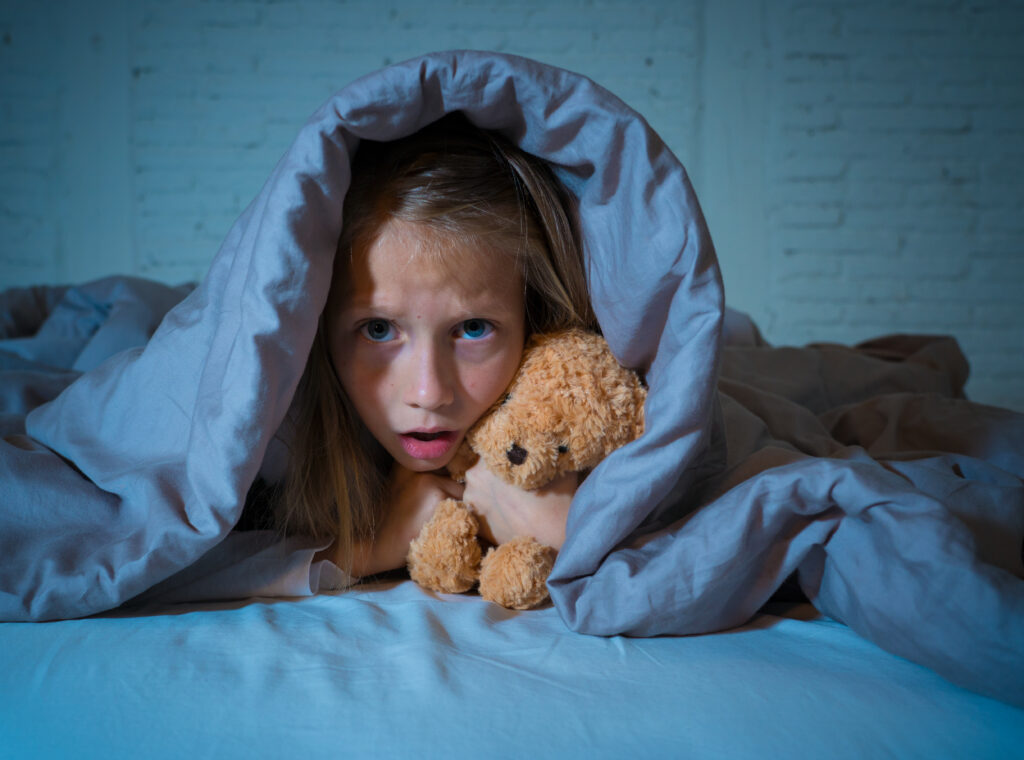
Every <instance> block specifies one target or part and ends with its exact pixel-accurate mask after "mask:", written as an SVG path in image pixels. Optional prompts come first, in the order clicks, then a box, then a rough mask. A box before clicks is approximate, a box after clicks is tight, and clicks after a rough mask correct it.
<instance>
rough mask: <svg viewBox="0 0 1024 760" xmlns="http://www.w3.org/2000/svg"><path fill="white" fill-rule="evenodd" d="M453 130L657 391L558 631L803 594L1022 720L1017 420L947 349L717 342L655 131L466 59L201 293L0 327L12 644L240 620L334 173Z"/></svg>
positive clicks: (415, 85)
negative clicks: (570, 243) (369, 153)
mask: <svg viewBox="0 0 1024 760" xmlns="http://www.w3.org/2000/svg"><path fill="white" fill-rule="evenodd" d="M452 111H461V112H463V113H464V114H465V115H466V116H467V117H468V118H469V119H470V120H471V121H472V122H474V123H476V124H477V125H479V126H481V127H484V128H487V129H494V130H497V131H499V132H501V133H502V134H504V135H506V136H507V137H509V138H510V139H512V140H513V141H514V142H516V143H518V144H519V145H520V146H521V147H522V148H524V149H525V150H527V151H529V152H531V153H533V154H535V155H537V156H540V157H541V158H543V159H545V160H547V161H549V162H550V163H551V164H552V166H553V167H554V169H555V172H556V174H557V175H558V176H559V178H560V179H561V180H562V181H563V182H564V183H565V185H566V186H567V187H568V189H569V190H570V191H571V192H572V193H573V195H574V196H575V198H576V200H577V203H578V208H579V213H580V220H581V230H582V236H583V240H584V251H585V263H586V269H587V278H588V284H589V287H590V290H591V295H592V299H593V303H594V309H595V312H596V314H597V316H598V319H599V321H600V323H601V326H602V330H603V331H604V333H605V335H606V337H607V339H608V342H609V344H610V346H611V348H612V350H613V351H614V353H615V354H616V356H617V357H618V358H619V360H620V361H621V362H622V363H623V364H625V365H627V366H631V367H636V368H638V369H640V370H642V371H643V372H644V373H645V376H646V379H647V382H648V384H649V397H648V403H647V408H646V414H647V420H648V429H647V431H646V432H645V434H644V435H643V436H642V437H641V438H640V439H638V440H637V441H635V442H633V443H632V444H630V445H628V446H625V447H624V448H622V449H620V450H619V451H617V452H615V453H614V454H613V455H611V456H610V457H608V458H607V459H606V460H605V461H604V462H602V463H601V464H600V465H599V466H598V467H597V468H596V469H595V470H594V471H593V472H592V473H591V474H590V476H589V477H588V478H587V479H586V481H585V482H584V483H583V484H582V486H581V488H580V489H579V491H578V493H577V496H576V499H575V500H574V503H573V507H572V511H571V513H570V517H569V524H568V530H567V537H566V542H565V545H564V547H563V550H562V551H561V553H560V555H559V558H558V562H557V564H556V566H555V570H554V573H553V574H552V577H551V579H550V588H551V595H552V599H553V601H554V604H555V605H556V606H557V608H558V610H559V612H560V614H561V615H562V617H563V619H564V620H565V622H566V623H567V625H569V626H570V627H572V628H573V629H575V630H579V631H582V632H587V633H595V634H616V633H628V634H631V635H656V634H684V633H700V632H707V631H715V630H721V629H723V628H726V627H729V626H733V625H737V624H739V623H742V622H744V621H745V620H746V619H747V618H749V617H750V616H751V615H752V614H754V612H756V610H757V609H758V608H759V607H760V606H761V605H762V604H763V603H764V601H765V600H767V599H768V597H769V596H770V595H771V593H772V592H773V591H774V590H775V589H776V588H778V587H779V585H780V584H781V583H782V582H783V580H785V579H786V578H787V577H788V576H790V575H791V574H793V573H797V575H798V577H799V579H800V583H801V585H802V587H803V589H804V591H805V592H806V593H807V594H808V596H809V597H810V598H811V599H812V601H814V603H815V604H816V605H817V606H818V607H819V609H821V610H823V611H825V612H826V613H827V614H829V615H832V616H834V617H836V618H838V619H840V620H843V621H844V622H846V623H847V624H848V625H850V626H851V627H852V628H854V629H855V630H857V631H859V632H860V633H862V634H863V635H865V636H867V637H868V638H870V639H871V640H873V641H875V642H876V643H877V644H879V645H880V646H882V647H884V648H886V649H888V650H889V651H892V652H895V653H897V654H900V655H902V656H905V657H908V658H910V659H913V660H916V661H918V662H920V663H923V664H925V665H927V666H929V667H932V668H935V669H936V670H937V671H938V672H940V673H942V674H943V675H946V676H947V677H948V678H951V679H953V680H954V681H956V682H957V683H960V684H962V685H964V686H967V687H968V688H971V689H975V690H978V691H981V692H983V693H986V694H990V695H993V696H996V697H998V698H1000V699H1005V700H1008V701H1011V702H1014V703H1016V704H1021V705H1024V655H1022V653H1024V581H1022V580H1021V577H1022V576H1024V571H1022V568H1021V560H1020V547H1021V543H1022V541H1024V525H1022V523H1024V518H1022V515H1024V480H1022V477H1024V463H1022V461H1021V453H1022V452H1024V446H1022V441H1024V422H1022V416H1021V415H1019V414H1015V413H1012V412H1009V411H1007V410H998V409H992V408H989V407H982V406H980V405H976V404H972V403H971V402H969V401H966V400H965V399H963V398H962V388H963V384H964V381H965V379H966V371H967V368H966V362H965V361H964V360H963V357H962V355H960V354H959V351H958V349H956V346H955V342H953V341H951V340H945V339H931V338H927V339H926V338H918V337H915V336H895V337H891V338H888V339H886V340H884V341H878V342H872V343H868V344H862V345H861V346H858V347H855V348H852V349H851V348H842V347H835V346H818V347H808V348H805V349H789V348H773V347H771V346H768V345H767V344H766V343H765V341H764V340H763V338H762V337H761V336H760V334H759V333H758V331H757V329H756V327H755V326H753V325H752V324H751V323H749V321H746V322H744V320H742V319H739V318H737V317H736V315H731V317H730V318H729V319H725V318H724V317H725V311H724V303H723V290H722V284H721V278H720V275H719V270H718V266H717V263H716V258H715V252H714V248H713V246H712V243H711V239H710V236H709V234H708V230H707V227H706V225H705V223H704V219H703V216H702V214H701V211H700V207H699V204H698V202H697V199H696V197H695V195H694V192H693V188H692V187H691V185H690V182H689V179H688V177H687V175H686V172H685V170H684V169H683V167H682V166H681V165H680V164H679V162H678V160H677V159H676V158H675V157H674V156H673V155H672V153H671V152H670V151H669V150H668V149H667V148H666V146H665V145H664V144H663V143H662V142H661V140H660V139H659V138H658V136H657V135H656V134H655V133H654V132H653V131H652V130H651V128H650V127H649V126H648V125H647V123H646V122H645V121H644V120H643V119H642V118H641V117H640V116H639V115H637V114H636V113H635V112H633V111H632V110H631V109H629V108H628V107H627V106H626V105H625V104H623V103H622V102H621V101H620V100H618V99H617V98H615V97H614V96H613V95H611V94H610V93H608V92H607V91H605V90H603V89H602V88H600V87H599V86H597V85H596V84H594V83H593V82H591V81H589V80H587V79H586V78H584V77H581V76H579V75H576V74H572V73H570V72H566V71H563V70H561V69H557V68H554V67H550V66H545V65H542V64H539V63H536V62H533V61H528V60H525V59H521V58H517V57H514V56H508V55H501V54H494V53H480V52H473V51H459V52H450V53H437V54H431V55H427V56H423V57H421V58H417V59H414V60H411V61H407V62H405V63H400V64H396V65H394V66H390V67H388V68H386V69H384V70H382V71H380V72H377V73H375V74H372V75H370V76H368V77H365V78H363V79H361V80H359V81H357V82H355V83H353V84H352V85H350V86H348V87H346V88H345V89H343V90H341V91H340V92H338V93H337V94H335V95H334V96H332V97H331V98H330V99H329V100H328V101H327V102H326V103H325V104H324V105H323V107H322V108H320V109H319V110H318V111H317V112H316V113H315V114H313V116H312V117H311V119H310V120H309V122H308V123H307V124H306V125H305V127H303V129H302V130H301V131H300V133H299V134H298V136H297V138H296V140H295V143H294V144H293V145H292V147H291V148H290V149H289V150H288V151H287V153H286V154H285V155H284V156H283V157H282V158H281V160H280V162H279V163H278V164H277V166H276V167H275V168H274V170H273V172H272V174H271V176H270V177H269V179H268V180H267V183H266V185H265V186H264V187H263V189H262V190H261V192H260V193H259V195H258V196H257V197H256V198H255V199H254V200H253V202H252V203H251V204H250V206H249V207H248V208H247V209H246V210H245V212H244V213H243V214H242V216H241V217H240V218H239V220H238V221H237V222H236V224H235V225H234V226H233V227H232V229H231V231H230V232H229V234H228V235H227V237H226V239H225V241H224V243H223V245H222V247H221V249H220V250H219V252H218V253H217V255H216V257H215V258H214V260H213V263H212V265H211V268H210V271H209V272H208V274H207V275H206V277H205V278H204V279H203V281H202V282H201V283H199V285H198V286H197V287H196V288H195V289H194V290H191V291H190V292H188V291H189V289H188V288H187V287H183V288H179V289H175V288H167V287H166V286H158V285H156V284H155V283H145V282H143V281H138V280H120V279H119V280H109V281H101V282H100V283H94V284H90V285H89V286H86V287H85V288H71V289H53V290H49V289H28V290H21V291H12V292H9V293H8V294H5V295H4V296H3V297H2V300H0V307H3V311H4V312H5V313H2V314H0V399H2V400H3V404H4V406H3V407H2V408H0V433H2V434H3V435H4V439H3V441H0V483H3V496H2V504H0V619H3V620H49V619H55V618H67V617H76V616H82V615H88V614H92V613H95V612H99V611H101V610H106V609H110V608H112V607H115V606H117V605H119V604H122V603H124V602H125V601H126V600H129V599H131V598H134V597H138V596H139V595H140V594H142V593H143V592H145V591H146V590H147V589H152V588H154V587H156V586H157V585H158V584H161V583H164V584H165V585H164V586H163V587H162V588H165V589H166V588H168V585H167V584H170V585H171V586H173V587H174V589H175V592H174V593H179V594H181V593H184V594H186V595H187V593H188V592H187V591H182V590H181V589H183V588H184V589H188V588H198V586H191V587H190V586H188V585H187V584H186V585H184V586H181V585H176V584H178V581H179V580H183V579H187V578H189V577H191V576H189V575H188V573H189V572H190V571H189V569H190V568H192V570H191V572H192V575H193V576H195V578H194V580H195V581H196V583H200V584H205V585H204V586H203V588H204V589H205V590H204V591H203V592H202V593H204V594H207V593H212V594H216V593H217V591H216V589H215V588H211V586H212V585H216V584H214V583H213V581H211V580H210V579H211V578H214V577H220V578H224V579H226V580H225V581H224V583H226V584H228V585H230V586H231V588H232V589H233V593H243V592H244V591H245V588H244V587H245V583H244V578H245V577H246V574H245V573H237V572H235V573H233V572H232V570H231V567H229V563H228V564H225V563H226V562H227V560H226V559H225V558H226V557H229V556H234V555H233V554H232V552H234V551H236V550H238V551H241V549H239V547H240V546H241V544H240V543H239V539H236V538H232V539H230V540H229V541H227V542H225V539H226V537H228V535H229V533H230V531H231V528H232V526H234V525H235V524H236V522H237V521H238V518H239V515H240V512H241V509H242V505H243V503H244V500H245V495H246V492H247V491H248V489H249V487H250V486H251V485H252V483H253V481H254V479H255V478H256V475H257V472H259V471H260V468H261V466H262V465H263V464H264V460H265V458H266V454H267V451H268V447H270V445H271V442H272V440H273V439H274V436H275V434H276V432H277V430H278V428H279V426H280V425H281V423H282V421H283V419H284V418H285V415H286V413H287V411H288V408H289V405H290V403H291V400H292V396H293V395H294V392H295V388H296V386H297V383H298V380H299V378H300V376H301V373H302V370H303V367H304V365H305V361H306V358H307V356H308V353H309V349H310V346H311V343H312V340H313V335H314V332H315V329H316V323H317V319H318V316H319V314H320V311H321V310H322V308H323V306H324V303H325V301H326V297H327V287H328V284H329V283H330V281H331V271H332V265H333V255H334V250H335V244H336V241H337V238H338V235H339V232H340V230H341V225H342V221H343V220H342V217H341V214H342V203H343V199H344V195H345V192H346V189H347V186H348V181H349V161H350V158H351V156H352V155H353V153H354V151H355V150H356V149H357V147H358V144H359V141H360V140H361V139H375V140H388V139H395V138H398V137H402V136H405V135H408V134H411V133H413V132H414V131H416V130H417V129H419V128H420V127H422V126H424V125H425V124H428V123H430V122H432V121H435V120H436V119H438V118H440V117H441V116H443V115H444V114H446V113H449V112H452ZM186 293H187V295H186ZM165 312H166V315H164V313H165ZM723 330H724V331H725V333H726V335H727V336H729V337H730V345H727V346H725V347H724V348H723V346H722V335H723ZM720 369H721V372H720ZM250 540H252V541H255V539H246V540H245V541H242V544H245V546H248V543H247V541H250ZM218 547H221V549H220V550H218V551H223V552H225V553H223V554H218V551H215V550H217V548H218ZM224 547H229V549H225V548H224ZM243 548H244V547H243ZM249 548H251V549H252V552H251V554H250V555H247V556H248V557H249V559H246V560H244V562H248V563H249V564H248V565H247V566H248V567H250V568H255V569H254V570H253V576H254V578H257V577H258V581H255V580H254V586H253V588H252V589H251V592H252V593H277V592H275V591H273V589H290V591H288V592H287V593H292V592H302V593H313V592H315V591H316V590H317V588H319V587H320V586H322V585H323V584H324V583H327V585H328V586H330V585H331V584H333V583H336V582H340V581H339V580H338V579H337V578H334V577H333V576H332V575H331V571H329V570H326V569H325V568H323V567H318V568H317V569H316V570H315V571H314V574H315V575H317V576H318V577H321V576H322V577H321V579H320V580H317V579H315V578H313V577H312V576H308V577H307V576H304V575H303V572H304V571H303V570H302V569H301V568H306V569H307V571H308V569H309V567H310V566H309V562H310V560H311V555H312V552H311V551H310V547H308V546H298V545H296V546H295V547H293V549H294V551H291V552H289V551H284V550H282V551H280V552H278V551H276V550H273V549H267V548H265V547H258V546H256V545H255V544H254V545H253V546H252V547H249ZM247 550H248V549H246V551H247ZM211 552H212V553H211ZM243 553H244V552H243ZM302 557H304V558H305V559H301V558H302ZM297 558H299V559H297ZM201 559H202V561H201V562H200V560H201ZM240 561H241V560H240ZM197 562H198V563H199V564H197ZM274 563H278V566H279V567H280V568H281V569H282V570H281V572H282V578H284V579H285V580H284V581H283V582H282V583H281V584H277V585H275V583H274V582H273V580H272V578H271V576H272V575H273V573H272V572H270V571H269V570H268V568H270V567H272V566H274ZM297 568H298V569H297ZM181 573H185V575H179V574H181ZM172 577H174V578H176V579H177V580H170V581H169V580H168V579H171V578H172ZM324 578H326V579H327V580H323V579H324ZM332 578H333V580H332ZM268 589H271V591H269V592H268V591H267V590H268ZM303 589H305V591H303ZM282 593H284V592H282Z"/></svg>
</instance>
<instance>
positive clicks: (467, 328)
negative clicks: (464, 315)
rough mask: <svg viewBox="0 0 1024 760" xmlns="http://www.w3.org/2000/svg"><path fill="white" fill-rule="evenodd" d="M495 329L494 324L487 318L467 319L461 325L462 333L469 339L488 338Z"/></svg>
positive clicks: (460, 330)
mask: <svg viewBox="0 0 1024 760" xmlns="http://www.w3.org/2000/svg"><path fill="white" fill-rule="evenodd" d="M493 330H494V326H493V325H492V324H491V323H490V322H488V321H487V320H486V319H467V320H466V321H465V322H463V323H462V324H461V325H459V332H460V335H461V336H462V337H463V338H468V339H469V340H480V339H481V338H486V337H487V336H488V335H490V334H491V332H492V331H493Z"/></svg>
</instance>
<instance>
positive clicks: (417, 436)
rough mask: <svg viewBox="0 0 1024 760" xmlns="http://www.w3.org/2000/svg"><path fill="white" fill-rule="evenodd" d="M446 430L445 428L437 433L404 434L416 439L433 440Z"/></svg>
mask: <svg viewBox="0 0 1024 760" xmlns="http://www.w3.org/2000/svg"><path fill="white" fill-rule="evenodd" d="M447 432H448V431H447V430H444V431H441V432H439V433H406V435H407V436H409V437H410V438H415V439H416V440H417V441H435V440H437V439H438V438H439V437H440V436H443V435H444V434H445V433H447Z"/></svg>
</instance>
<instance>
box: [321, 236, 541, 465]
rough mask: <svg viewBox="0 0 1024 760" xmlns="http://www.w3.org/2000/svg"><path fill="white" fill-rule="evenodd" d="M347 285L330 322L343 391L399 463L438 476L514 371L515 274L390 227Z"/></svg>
mask: <svg viewBox="0 0 1024 760" xmlns="http://www.w3.org/2000/svg"><path fill="white" fill-rule="evenodd" d="M439 246H444V251H443V253H441V254H438V253H436V252H437V251H438V247H439ZM347 274H348V277H347V279H345V280H344V281H339V284H338V285H337V286H336V287H339V288H340V290H339V291H338V292H337V293H335V294H333V297H332V299H331V310H330V311H329V312H328V320H329V321H328V335H329V336H330V350H331V359H332V361H333V362H334V366H335V368H336V370H337V372H338V377H339V379H340V380H341V384H342V387H344V389H345V392H346V393H347V394H348V397H349V399H350V400H351V402H352V404H353V406H354V407H355V409H356V412H357V413H358V414H359V417H360V418H361V419H362V421H363V424H365V425H366V427H367V428H368V429H369V430H370V432H371V433H372V434H373V436H374V437H375V438H376V439H377V440H378V441H379V442H380V444H381V445H382V446H383V447H384V448H385V449H386V450H387V451H388V453H389V454H391V456H392V457H394V458H395V460H396V461H397V462H398V463H399V464H401V465H402V466H404V467H407V468H408V469H410V470H414V471H417V472H426V471H429V470H435V469H438V468H441V467H444V466H445V465H446V464H448V462H450V461H451V459H452V457H453V456H454V455H455V452H456V450H457V449H458V447H459V444H460V443H462V439H463V437H464V436H465V434H466V431H467V430H468V429H469V428H470V427H471V426H472V425H473V423H475V422H476V421H477V419H479V418H480V416H481V415H483V413H484V412H485V411H487V409H488V407H490V405H491V404H493V403H494V402H495V401H496V400H497V398H498V396H499V395H501V392H502V391H503V390H504V389H505V388H506V387H507V386H508V384H509V382H510V381H511V379H512V375H513V374H514V373H515V371H516V368H517V367H518V366H519V360H520V357H521V355H522V352H523V341H524V338H525V334H524V333H525V329H524V324H525V304H524V297H523V282H522V277H521V275H520V274H519V273H518V271H517V270H516V268H515V267H513V266H511V265H510V264H509V263H508V258H507V257H506V256H502V255H500V254H496V253H493V252H491V251H490V250H487V249H484V248H478V247H474V246H467V245H464V244H461V243H450V242H447V241H444V240H443V238H442V237H441V235H440V233H436V232H434V231H432V230H430V229H428V228H426V227H424V226H422V225H417V224H413V223H410V222H402V221H398V220H391V221H389V222H387V223H386V224H385V225H384V228H383V230H382V231H381V234H380V235H379V237H378V238H377V240H376V242H374V243H373V244H372V245H371V246H369V247H368V249H367V250H364V251H357V252H355V254H354V255H353V260H352V262H351V265H350V266H349V267H348V272H347Z"/></svg>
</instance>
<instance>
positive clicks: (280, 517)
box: [274, 114, 597, 570]
mask: <svg viewBox="0 0 1024 760" xmlns="http://www.w3.org/2000/svg"><path fill="white" fill-rule="evenodd" d="M391 219H397V220H401V221H406V222H415V223H418V224H422V225H425V226H427V227H429V228H431V229H432V230H433V231H435V232H437V233H440V234H439V235H438V236H437V237H438V238H440V239H445V240H453V241H456V242H459V243H472V242H486V243H487V248H488V250H494V251H496V252H497V254H496V255H507V256H508V257H509V260H510V261H511V262H514V265H515V266H517V267H519V270H520V272H521V274H522V277H523V282H524V287H525V293H524V298H525V304H526V320H527V324H526V329H527V333H530V332H546V331H550V330H554V329H559V328H564V327H583V328H590V329H596V326H597V320H596V319H595V317H594V313H593V310H592V309H591V306H590V299H589V296H588V294H587V285H586V277H585V273H584V267H583V253H582V247H581V244H580V238H579V233H578V229H577V225H576V223H575V207H574V204H573V201H572V198H571V196H569V194H568V193H567V192H566V191H565V189H564V188H563V187H562V185H561V184H560V183H559V182H558V180H557V179H556V178H555V176H554V174H553V173H552V171H551V168H550V167H549V166H548V165H547V164H546V163H545V162H544V161H542V160H540V159H538V158H536V157H535V156H531V155H530V154H528V153H525V152H524V151H522V150H520V149H519V148H517V147H516V146H515V145H513V144H512V143H511V142H509V141H508V140H505V139H504V138H502V137H500V136H498V135H495V134H492V133H489V132H485V131H483V130H480V129H478V128H476V127H474V126H473V125H472V124H470V123H469V121H468V120H467V119H466V118H465V117H463V116H462V115H461V114H452V115H449V116H446V117H445V118H443V119H441V120H440V121H438V122H435V123H434V124H432V125H430V126H428V127H426V128H424V129H423V130H421V131H419V132H417V133H416V134H414V135H412V136H411V137H408V138H405V139H402V140H397V141H394V142H389V143H379V142H373V141H364V142H363V143H361V144H360V146H359V149H358V151H357V152H356V155H355V158H354V161H353V165H352V183H351V186H350V187H349V191H348V193H347V195H346V197H345V203H344V209H343V227H342V233H341V236H340V239H339V241H338V251H337V255H336V257H335V264H334V282H333V284H332V288H331V293H332V296H331V299H329V303H328V308H327V310H326V312H325V313H330V312H331V305H332V303H333V298H335V297H336V294H337V292H338V291H339V290H340V289H341V288H340V287H339V286H338V283H339V282H343V281H344V278H346V277H347V276H348V270H349V264H350V262H351V260H352V256H353V251H365V250H366V249H367V248H368V247H369V246H370V245H372V244H373V243H374V242H375V240H376V239H377V237H378V235H379V234H380V231H381V229H382V228H383V226H384V225H385V224H386V223H387V222H388V221H389V220H391ZM437 255H439V256H442V257H443V255H444V251H443V249H441V250H439V251H438V252H437ZM329 346H330V341H329V334H328V327H327V325H326V324H325V320H324V319H323V318H321V321H320V324H319V326H318V329H317V334H316V338H315V340H314V343H313V348H312V352H311V354H310V357H309V361H308V362H307V364H306V369H305V372H304V374H303V377H302V380H301V382H300V384H299V388H298V391H297V398H296V405H295V407H294V415H293V436H292V444H291V457H290V465H289V469H288V474H287V476H286V480H285V482H284V488H283V489H282V491H281V494H280V498H278V499H277V503H276V504H275V508H274V523H275V526H276V527H277V528H278V529H279V530H281V531H282V532H284V533H287V534H305V535H310V536H314V537H316V538H322V539H326V538H332V539H336V540H337V541H338V545H339V549H340V554H341V556H342V557H346V558H348V561H349V565H351V557H352V549H353V546H354V545H355V543H356V542H357V541H359V540H364V539H372V536H373V531H374V525H375V523H376V521H377V519H378V517H379V513H380V510H381V509H382V500H383V496H384V493H385V484H386V480H387V477H388V472H389V469H390V466H391V464H392V462H391V460H390V457H388V456H387V455H386V454H385V453H384V452H383V449H382V447H380V446H379V445H375V442H374V441H373V440H372V437H371V436H370V435H369V433H368V432H367V431H366V429H365V428H364V427H363V425H362V422H361V421H360V420H359V418H358V415H357V414H356V413H355V411H354V409H353V408H352V406H351V404H350V402H349V401H348V398H347V397H346V394H345V392H344V390H343V389H342V387H341V383H340V382H339V380H338V377H337V374H336V372H335V368H334V365H333V363H332V361H331V356H330V352H329ZM345 569H346V570H348V569H350V567H348V568H345Z"/></svg>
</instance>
